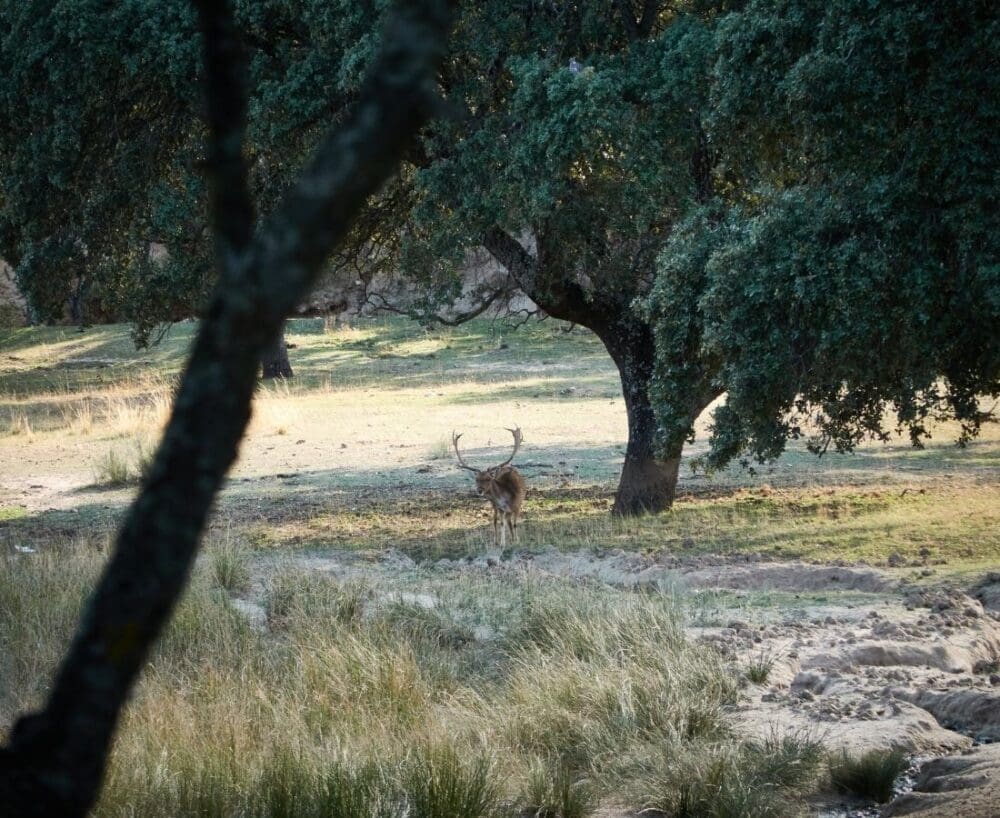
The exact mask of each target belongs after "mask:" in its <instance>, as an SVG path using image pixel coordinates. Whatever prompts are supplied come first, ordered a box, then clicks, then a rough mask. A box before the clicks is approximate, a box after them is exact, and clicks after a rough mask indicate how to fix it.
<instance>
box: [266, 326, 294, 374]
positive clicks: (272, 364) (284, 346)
mask: <svg viewBox="0 0 1000 818" xmlns="http://www.w3.org/2000/svg"><path fill="white" fill-rule="evenodd" d="M261 368H262V377H264V378H291V377H293V376H294V374H295V373H294V372H292V363H291V361H289V360H288V343H287V342H286V341H285V332H284V326H282V328H281V332H279V333H278V337H277V338H276V339H275V340H274V342H273V343H272V344H271V345H270V346H269V347H268V348H267V349H265V350H264V354H263V355H262V356H261Z"/></svg>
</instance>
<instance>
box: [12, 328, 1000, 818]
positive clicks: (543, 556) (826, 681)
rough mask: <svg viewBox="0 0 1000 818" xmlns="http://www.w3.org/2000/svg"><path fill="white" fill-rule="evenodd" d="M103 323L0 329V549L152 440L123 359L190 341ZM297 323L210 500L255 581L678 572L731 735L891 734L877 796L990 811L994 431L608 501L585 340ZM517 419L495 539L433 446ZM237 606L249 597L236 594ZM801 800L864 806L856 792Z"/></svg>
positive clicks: (92, 519)
mask: <svg viewBox="0 0 1000 818" xmlns="http://www.w3.org/2000/svg"><path fill="white" fill-rule="evenodd" d="M310 326H311V325H310ZM393 326H394V325H393ZM390 329H393V327H390ZM22 332H25V333H28V332H35V331H33V330H32V331H28V330H25V331H22ZM109 332H110V331H109ZM116 332H118V334H117V335H114V334H111V335H108V334H107V333H106V334H105V335H103V336H101V335H95V336H93V337H83V336H81V337H79V338H75V337H70V336H66V337H63V336H59V337H58V338H56V337H54V336H53V337H52V338H49V337H48V336H39V338H36V337H35V336H34V335H32V336H30V338H28V336H24V337H22V336H16V337H15V336H13V335H12V336H10V338H9V339H8V340H7V342H6V348H5V349H4V348H0V352H2V353H3V354H0V359H2V360H0V384H2V386H3V394H2V396H0V421H4V420H5V419H6V420H8V421H9V423H8V425H7V429H6V434H5V433H4V430H3V429H2V428H0V548H6V549H7V550H10V551H18V550H21V549H28V550H31V549H35V548H39V547H44V545H45V543H46V542H48V541H53V542H56V541H58V542H66V541H70V542H76V541H90V540H92V539H93V538H102V537H103V538H104V539H105V540H107V538H109V537H110V536H111V535H112V534H113V531H114V527H115V525H116V524H117V521H118V519H119V518H120V515H121V513H122V511H123V509H124V508H125V507H126V505H127V503H128V501H129V500H130V498H131V497H132V496H133V494H134V491H135V487H134V485H128V486H124V487H108V486H105V485H101V484H100V483H99V481H98V480H97V479H96V478H95V464H97V463H98V462H99V461H100V460H101V458H102V457H106V456H107V453H108V452H109V451H111V450H114V449H117V450H120V451H122V452H125V453H128V452H131V451H132V450H133V448H134V446H135V445H136V442H137V441H139V442H141V441H142V440H144V439H152V438H155V434H156V430H157V429H158V427H159V424H160V423H162V415H163V412H165V410H166V405H167V403H166V401H163V400H161V399H160V398H157V395H162V394H163V393H164V392H163V388H162V384H161V385H160V386H156V385H155V384H154V386H152V387H150V386H149V385H148V383H147V384H146V385H145V386H143V384H142V383H140V382H134V381H129V380H128V377H129V375H128V373H129V372H130V371H131V370H130V367H139V366H140V365H141V368H144V371H146V370H148V371H152V372H154V374H155V373H159V374H158V375H157V377H164V378H168V377H169V376H170V374H171V373H172V372H175V371H176V367H177V365H178V362H179V360H180V354H181V352H182V351H183V348H184V343H185V341H184V338H186V337H187V336H183V335H182V337H181V339H180V340H178V341H177V343H176V345H175V346H174V347H172V348H165V349H161V350H159V351H155V352H153V353H143V354H139V353H134V352H131V351H129V349H128V348H127V345H126V344H125V342H124V341H123V340H122V339H123V338H124V337H125V336H124V330H121V331H116ZM295 332H296V330H295V328H294V327H293V339H295V340H296V341H297V345H298V347H299V349H298V350H297V351H293V352H294V354H293V363H295V365H296V366H297V367H298V368H299V370H300V372H301V373H303V375H304V377H303V378H302V379H301V380H300V381H299V382H298V384H297V385H295V386H293V387H265V388H264V389H263V390H262V393H261V395H260V397H259V399H258V401H257V405H256V409H255V416H254V421H253V425H252V427H251V430H250V433H249V435H248V437H247V439H246V441H245V442H244V444H243V447H242V450H241V455H240V460H239V462H238V463H237V465H236V467H235V468H234V470H233V473H232V475H231V479H230V480H229V483H228V485H227V487H226V489H225V491H224V492H223V494H222V496H221V497H220V499H219V503H218V508H217V511H216V515H215V517H214V520H213V528H214V529H215V530H217V531H218V530H223V529H225V530H229V529H232V530H234V531H235V532H237V535H238V536H240V537H243V538H245V539H246V540H247V541H248V542H249V543H250V544H251V545H252V546H253V548H254V549H255V550H254V566H255V571H256V572H257V579H258V582H257V583H256V585H255V586H254V587H256V588H258V589H259V588H260V586H261V582H262V579H263V577H265V576H266V574H267V572H268V571H269V570H272V568H273V567H274V565H276V564H278V563H279V562H283V561H284V562H287V561H288V560H291V561H292V562H294V563H296V564H298V565H300V566H301V567H305V568H308V569H309V570H315V571H317V572H322V573H324V574H328V575H331V576H335V577H338V578H345V579H351V578H358V577H362V578H365V579H369V580H371V581H372V584H373V585H374V586H375V587H380V586H384V587H386V588H391V589H392V590H391V593H397V594H403V595H407V597H406V599H407V601H408V602H411V603H413V604H418V605H426V606H428V607H433V606H434V605H435V604H436V602H435V594H434V591H433V588H434V587H435V586H436V585H439V584H440V583H441V582H446V581H447V579H448V578H449V577H453V576H457V575H461V574H469V573H472V574H477V575H482V577H484V578H490V577H501V576H503V575H504V574H505V573H511V572H516V573H526V574H535V575H538V576H541V577H560V578H565V579H570V580H572V581H576V582H580V583H599V584H602V585H607V586H612V587H614V588H618V589H621V591H622V592H623V593H645V592H651V591H656V592H674V591H676V592H677V593H678V598H679V599H681V600H682V604H683V605H684V606H685V609H686V611H687V616H688V624H687V627H688V630H689V633H690V635H691V637H692V638H693V639H696V640H700V641H702V642H704V643H706V644H709V645H712V646H713V647H714V648H715V649H717V650H719V651H720V652H722V653H723V654H724V655H725V656H726V657H728V658H729V659H730V660H731V661H732V662H733V663H734V665H737V666H739V667H753V668H754V669H755V671H756V673H755V676H756V677H757V678H759V681H758V682H757V683H755V684H750V685H749V686H748V687H747V689H746V691H745V696H744V697H743V700H742V702H741V703H740V705H739V706H738V707H736V708H734V709H733V711H732V713H731V718H732V719H733V721H734V723H735V724H736V725H737V727H738V728H739V729H740V730H741V731H743V732H744V733H746V734H748V735H756V736H766V735H770V734H773V733H775V732H778V733H798V734H808V735H810V736H817V737H821V738H822V739H823V741H824V742H825V743H826V744H827V745H828V746H829V747H830V748H832V749H834V750H836V749H838V748H844V749H846V750H849V751H859V750H862V749H865V750H867V749H872V748H880V747H881V748H890V747H901V748H904V749H905V750H906V751H907V752H908V753H910V754H911V755H912V757H913V758H914V759H915V761H914V766H913V768H912V770H911V774H910V775H909V776H907V777H906V778H905V780H903V781H901V782H900V785H899V790H900V792H899V797H898V798H897V799H896V800H895V801H894V802H893V803H892V804H891V805H890V806H889V807H888V808H887V811H886V812H885V813H884V814H886V815H894V816H895V815H919V816H933V815H947V816H950V818H979V817H980V816H982V818H985V817H986V816H996V815H1000V808H998V807H997V806H996V805H997V804H1000V774H998V769H1000V755H998V752H997V748H998V746H1000V745H998V744H994V742H1000V573H998V572H1000V533H998V530H1000V432H998V430H997V429H996V428H993V427H990V428H988V429H987V430H986V432H985V433H984V435H983V437H982V438H981V439H980V440H978V441H976V442H974V443H973V444H972V445H971V446H970V447H968V448H966V449H963V450H958V449H956V448H955V447H953V446H951V445H950V443H949V442H948V439H947V434H946V433H945V434H942V435H941V436H940V438H939V439H936V440H935V441H934V442H933V445H931V446H929V447H928V449H926V450H923V451H914V450H912V449H909V448H907V447H906V446H905V445H903V444H902V443H898V444H897V443H894V444H892V445H888V446H876V445H873V446H865V447H862V448H861V450H860V451H859V452H857V453H856V454H854V455H834V456H831V457H826V458H825V459H823V460H822V461H818V460H816V459H815V458H813V457H812V456H810V455H808V454H807V453H805V451H804V449H803V448H802V447H796V446H793V447H791V449H790V451H789V452H788V454H787V455H785V456H784V457H783V458H781V460H779V461H778V462H777V463H775V464H772V465H770V466H768V467H766V468H765V469H763V470H762V471H761V472H760V473H758V474H756V475H748V474H747V473H745V472H742V471H740V470H739V469H733V470H730V471H727V472H724V473H720V474H716V475H712V476H706V475H704V474H701V473H699V472H698V471H697V470H696V469H688V468H685V469H684V471H683V473H682V479H681V483H680V499H679V502H678V504H677V506H676V507H675V510H674V512H672V513H671V514H670V515H664V516H662V517H660V518H657V519H653V520H647V521H641V522H636V523H629V524H618V523H613V522H612V521H610V519H609V516H608V507H609V504H610V499H611V495H612V492H613V487H614V482H615V478H616V475H617V470H618V468H619V467H620V461H621V457H622V446H623V443H624V438H625V417H624V409H623V406H622V403H621V398H620V393H619V390H618V385H617V383H616V379H615V374H614V371H613V368H612V367H611V366H610V362H609V361H608V360H607V358H606V355H604V353H603V351H602V350H601V349H600V348H599V346H597V345H596V344H595V343H594V341H593V339H588V338H584V337H579V336H575V335H572V334H567V333H565V332H562V331H561V330H560V331H555V330H552V329H550V328H548V327H547V326H546V327H543V328H541V329H539V330H533V331H532V332H534V333H535V334H534V335H532V334H530V333H529V334H528V335H526V336H523V337H522V338H521V339H520V340H518V339H516V338H515V340H513V341H510V342H509V343H508V341H507V340H500V339H499V338H498V337H495V336H493V335H489V336H488V335H487V334H486V333H485V331H480V333H479V334H478V335H477V334H476V333H472V332H469V333H467V334H464V335H458V334H450V335H445V336H441V337H424V336H419V337H415V336H414V335H413V333H414V332H415V330H412V329H406V330H405V332H404V331H402V330H399V331H397V329H393V332H396V337H395V341H394V345H390V344H388V343H387V342H382V341H378V340H377V339H378V338H381V337H383V336H385V334H386V332H385V328H384V327H383V328H381V329H379V327H376V328H375V330H373V331H371V332H369V331H367V330H362V329H350V328H348V329H346V330H342V331H340V333H339V334H337V335H325V334H323V333H320V332H314V331H313V329H310V328H309V327H308V326H306V324H303V325H302V328H300V332H301V334H300V335H297V336H296V335H294V333H295ZM491 332H492V330H491ZM373 339H375V340H373ZM29 341H30V343H29ZM296 356H299V357H297V358H296ZM109 372H110V373H112V374H113V375H114V377H111V375H108V378H109V380H101V379H102V378H104V377H105V375H106V374H107V373H109ZM60 378H61V379H62V380H59V379H60ZM116 378H117V380H115V379H116ZM58 383H61V384H62V386H60V387H58V388H57V386H56V385H55V384H58ZM144 389H145V390H146V391H145V392H144V391H143V390H144ZM151 390H152V391H151ZM156 390H159V392H156ZM153 392H155V394H153ZM92 412H93V417H91V413H92ZM706 422H707V420H706V419H703V421H702V423H701V425H700V426H699V438H700V439H699V441H698V442H696V443H695V444H694V445H693V446H692V447H690V448H689V450H688V451H687V452H686V457H687V460H688V462H689V463H690V462H691V461H693V460H694V459H695V458H696V457H697V455H698V454H699V453H702V452H703V451H704V446H705V444H704V440H703V438H704V431H705V423H706ZM515 423H517V424H518V425H520V426H521V427H522V428H523V429H524V430H525V437H526V444H525V448H524V450H523V451H522V453H521V455H520V456H519V460H518V463H519V465H520V466H521V468H522V470H523V471H524V472H525V474H526V475H527V476H528V478H529V483H530V485H531V487H532V493H531V495H530V496H529V501H528V511H527V520H526V524H525V529H524V533H523V538H522V541H521V543H520V544H519V545H518V546H517V547H515V548H514V549H512V550H510V551H508V552H506V553H504V554H502V555H500V554H498V553H495V552H493V551H491V550H490V549H489V548H488V547H487V546H488V539H487V537H488V532H489V527H488V512H487V511H486V509H485V508H484V507H483V504H482V502H481V501H480V500H477V499H475V498H474V497H473V496H472V493H471V486H470V485H469V481H468V479H467V477H466V475H464V474H462V473H461V472H458V471H457V470H456V469H455V468H454V466H453V463H452V459H451V453H450V451H449V447H448V442H449V439H450V433H451V431H452V429H456V430H459V431H463V430H464V431H466V433H467V436H466V438H465V440H467V441H468V443H469V448H468V449H467V457H468V458H469V460H470V461H472V462H489V460H490V459H491V458H499V459H502V457H503V456H506V451H507V446H508V445H509V437H508V435H507V433H506V432H505V431H504V427H505V426H511V425H513V424H515ZM945 432H946V430H945ZM389 592H390V591H387V593H389ZM235 602H236V604H237V606H238V607H239V609H240V610H241V611H243V613H244V614H245V615H246V616H247V617H249V618H250V619H251V621H253V620H254V619H255V618H256V617H259V616H261V615H262V608H261V607H260V599H259V598H258V597H257V596H255V592H254V591H250V592H248V593H246V594H244V595H242V596H240V597H239V598H238V599H236V600H235ZM476 638H477V639H482V640H490V639H494V638H497V634H496V633H493V632H490V631H489V630H481V631H478V632H477V634H476ZM813 807H814V812H815V814H816V815H822V816H826V817H827V818H834V816H863V815H872V814H877V813H873V812H872V811H871V807H869V806H866V805H859V804H857V803H853V802H850V801H849V800H844V801H834V802H824V803H817V804H815V805H813Z"/></svg>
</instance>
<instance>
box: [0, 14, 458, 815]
mask: <svg viewBox="0 0 1000 818" xmlns="http://www.w3.org/2000/svg"><path fill="white" fill-rule="evenodd" d="M199 3H200V5H199V8H200V9H201V10H202V13H203V17H202V19H203V22H205V23H207V24H206V28H205V30H204V36H205V38H206V48H205V53H206V63H207V71H206V79H207V85H206V90H207V92H208V94H209V95H210V97H212V99H211V100H210V103H209V106H208V110H209V112H210V113H209V116H210V119H211V120H212V121H211V123H210V129H209V131H210V135H211V140H212V143H213V144H212V145H211V146H210V150H209V153H210V155H212V156H214V157H216V158H217V159H221V160H222V161H221V162H220V161H216V162H213V163H212V164H211V165H210V167H209V174H210V180H211V183H212V187H213V189H214V191H215V192H214V194H213V197H214V198H213V201H214V203H215V204H214V205H213V208H214V211H213V212H214V217H215V219H216V221H217V224H218V225H219V226H220V229H221V230H222V231H223V233H224V236H222V237H220V241H221V246H222V248H223V250H224V252H223V253H221V255H220V263H224V265H226V269H224V270H223V271H221V272H223V273H224V275H222V276H220V280H219V284H218V287H217V290H216V292H215V295H214V297H213V299H212V302H211V306H210V308H209V310H208V313H207V315H206V317H205V319H204V321H203V322H202V325H201V327H200V329H199V332H198V336H197V339H196V341H195V344H194V347H193V349H192V352H191V355H190V358H189V360H188V364H187V367H186V369H185V371H184V374H183V377H182V379H181V383H180V386H179V390H178V394H177V398H176V400H175V402H174V407H173V410H172V412H171V417H170V421H169V423H168V424H167V428H166V431H165V433H164V438H163V441H162V443H161V444H160V446H159V448H158V450H157V453H156V457H155V459H154V461H153V464H152V467H151V469H150V473H149V476H148V477H147V479H146V482H145V483H144V485H143V487H142V489H141V491H140V493H139V496H138V498H137V499H136V500H135V502H134V503H133V504H132V506H131V507H130V508H129V511H128V514H127V516H126V519H125V521H124V524H123V526H122V529H121V532H120V533H119V536H118V540H117V543H116V546H115V550H114V553H113V555H112V557H111V559H110V560H109V562H108V565H107V567H106V568H105V571H104V574H103V575H102V577H101V579H100V581H99V583H98V585H97V588H96V589H95V591H94V594H93V596H92V597H91V599H90V602H89V604H88V606H87V609H86V611H85V613H84V616H83V619H82V621H81V624H80V626H79V629H78V631H77V634H76V637H75V639H74V641H73V644H72V645H71V647H70V649H69V652H68V654H67V656H66V658H65V660H64V661H63V663H62V666H61V667H60V669H59V671H58V674H57V676H56V679H55V682H54V685H53V688H52V691H51V693H50V696H49V699H48V702H47V704H46V706H45V708H44V710H42V711H41V712H39V713H36V714H32V715H28V716H25V717H22V718H21V719H20V720H19V721H18V722H17V724H16V725H15V726H14V728H13V730H12V731H11V734H10V736H9V740H8V744H7V745H6V746H5V747H3V748H2V749H0V804H2V805H3V807H4V810H5V813H6V812H9V814H11V815H18V816H22V818H31V817H32V816H55V815H58V816H69V817H70V818H72V817H73V816H83V815H84V814H85V813H86V812H87V811H88V809H89V808H90V806H91V805H92V804H93V803H94V801H95V799H96V797H97V793H98V790H99V787H100V783H101V779H102V777H103V773H104V767H105V764H106V760H107V757H108V753H109V750H110V746H111V740H112V737H113V734H114V730H115V727H116V725H117V722H118V718H119V714H120V712H121V709H122V707H123V705H124V703H125V701H126V699H127V697H128V695H129V691H130V690H131V688H132V685H133V683H134V682H135V679H136V677H137V676H138V673H139V670H140V668H141V667H142V665H143V663H144V662H145V661H146V657H147V656H148V654H149V650H150V647H151V646H152V644H153V642H154V640H155V639H156V637H157V636H158V635H159V633H160V632H161V630H162V629H163V627H164V625H165V624H166V622H167V620H168V619H169V617H170V614H171V611H172V610H173V607H174V605H175V603H176V602H177V599H178V598H179V596H180V594H181V592H182V591H183V589H184V586H185V584H186V582H187V578H188V574H189V572H190V569H191V566H192V564H193V562H194V558H195V555H196V552H197V546H198V539H199V537H200V535H201V531H202V529H203V527H204V524H205V521H206V518H207V516H208V513H209V510H210V508H211V505H212V501H213V499H214V498H215V495H216V493H217V492H218V490H219V488H220V486H221V484H222V481H223V479H224V477H225V474H226V471H227V470H228V468H229V466H230V465H231V464H232V462H233V460H234V459H235V457H236V453H237V447H238V445H239V441H240V439H241V438H242V435H243V432H244V430H245V428H246V425H247V422H248V421H249V417H250V401H251V399H252V396H253V392H254V388H255V385H256V373H257V368H258V365H259V360H260V355H261V353H262V352H263V350H264V348H265V346H266V345H267V344H268V343H269V342H270V341H271V339H272V338H273V337H274V336H275V334H276V333H277V331H278V328H279V327H280V325H281V322H282V321H283V320H284V317H285V312H286V311H290V309H291V307H292V306H293V305H294V304H295V303H296V302H297V301H298V300H299V299H300V298H301V297H302V296H303V295H304V294H305V292H306V291H307V289H308V287H309V285H310V284H311V283H312V282H313V281H314V280H315V278H316V277H317V275H318V273H319V270H320V266H321V264H322V262H323V259H324V258H325V256H326V255H327V254H328V253H329V251H330V250H331V249H332V248H333V246H334V244H335V243H336V242H338V241H339V240H341V239H342V238H343V237H344V235H345V234H346V232H347V230H348V228H349V227H350V224H351V222H352V220H353V218H354V216H355V214H356V213H357V211H358V210H359V209H360V208H361V206H362V205H363V203H364V201H365V200H366V199H367V197H368V196H369V195H371V194H372V193H373V192H374V191H375V190H377V189H378V187H379V186H380V185H381V183H382V182H383V181H384V180H385V178H386V177H387V176H388V175H389V174H390V173H391V172H392V171H393V169H394V168H395V166H396V163H397V161H398V160H399V158H400V157H401V155H402V153H403V151H404V149H405V147H406V145H407V143H408V141H409V140H410V139H411V138H412V137H413V136H414V134H415V133H416V131H417V129H418V127H419V126H420V125H421V124H422V122H423V119H424V117H425V115H426V111H427V106H426V99H427V93H428V88H429V87H430V84H431V82H432V78H433V76H434V71H435V70H436V67H437V64H438V62H439V59H440V56H441V52H442V45H443V40H444V36H445V33H446V31H447V27H448V18H449V16H450V15H449V13H448V5H449V4H448V3H447V2H446V0H414V2H411V3H409V4H408V5H407V6H406V7H404V8H402V9H400V10H399V11H398V12H397V13H396V14H395V15H394V18H393V22H392V23H391V24H390V25H389V27H388V29H387V32H386V35H385V39H384V45H383V49H382V53H381V56H380V57H379V58H378V59H377V60H376V63H375V65H374V67H373V69H372V72H371V73H370V75H369V77H368V80H367V81H366V83H365V86H364V92H363V95H362V98H361V101H360V102H359V104H358V107H357V109H356V110H355V111H354V112H353V114H352V115H351V116H350V117H349V118H348V119H347V121H346V122H345V123H344V125H343V126H342V127H340V128H338V129H337V130H336V131H334V132H333V133H331V134H330V136H329V137H327V139H326V141H325V143H324V145H323V146H322V147H321V148H320V150H319V152H318V155H317V157H316V159H315V160H314V161H313V163H312V165H311V166H310V168H309V169H308V170H307V171H306V172H305V174H304V176H303V177H302V178H301V180H300V182H299V184H298V185H297V186H296V188H295V189H294V190H293V191H292V193H291V194H290V195H289V197H288V199H287V200H286V201H285V203H284V204H283V205H282V206H281V207H280V208H279V210H278V212H277V213H276V214H275V216H274V217H273V218H271V219H270V220H269V221H268V223H267V225H266V226H265V227H264V229H262V230H261V231H259V232H258V233H257V235H256V237H255V238H254V239H252V240H251V241H250V243H249V244H248V245H246V248H245V250H243V251H240V249H239V248H240V246H241V242H242V241H243V240H244V239H245V238H246V236H247V229H248V224H249V228H250V230H251V231H252V217H251V218H250V219H249V222H248V221H247V215H248V214H247V213H246V211H245V209H244V210H243V211H242V213H241V214H240V215H239V217H238V218H237V217H236V216H234V215H233V214H231V213H229V212H228V207H229V202H230V200H229V198H228V197H229V196H230V195H235V196H236V198H235V199H234V200H233V201H232V206H234V207H235V208H236V209H237V210H238V211H239V210H240V209H241V208H245V202H243V201H241V199H242V195H243V194H242V192H241V191H236V193H235V194H232V192H231V191H225V190H223V188H224V187H225V186H226V185H227V184H228V183H229V182H230V181H232V180H233V179H234V178H236V177H235V176H234V175H233V174H235V173H237V172H238V173H240V174H243V173H244V172H243V171H242V169H241V168H242V162H240V169H239V170H238V169H237V167H236V165H235V164H234V157H238V156H239V154H240V151H241V145H240V134H242V129H243V125H242V123H241V122H240V123H234V122H232V121H230V119H229V117H236V116H239V117H241V116H242V114H243V111H244V102H243V100H242V99H241V100H238V101H235V102H234V101H231V100H229V101H227V100H224V99H218V98H215V97H218V96H219V95H226V94H232V93H234V88H237V87H238V85H234V84H232V83H231V82H230V80H232V79H233V78H234V77H236V76H237V75H238V68H237V66H235V65H234V64H233V63H232V62H230V61H231V60H232V58H233V53H234V52H233V51H232V50H231V45H232V43H231V41H230V40H227V38H228V37H229V36H230V32H231V30H232V22H231V18H230V17H229V13H228V7H227V5H226V3H224V2H222V0H216V2H210V0H199Z"/></svg>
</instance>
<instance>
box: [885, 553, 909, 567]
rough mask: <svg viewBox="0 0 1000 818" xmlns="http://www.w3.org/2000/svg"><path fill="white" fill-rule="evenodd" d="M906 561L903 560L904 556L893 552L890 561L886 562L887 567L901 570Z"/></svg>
mask: <svg viewBox="0 0 1000 818" xmlns="http://www.w3.org/2000/svg"><path fill="white" fill-rule="evenodd" d="M905 564H906V560H905V559H903V555H902V554H900V553H899V552H897V551H893V552H892V553H891V554H890V555H889V559H887V560H886V565H888V566H889V567H890V568H899V567H900V566H901V565H905Z"/></svg>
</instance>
